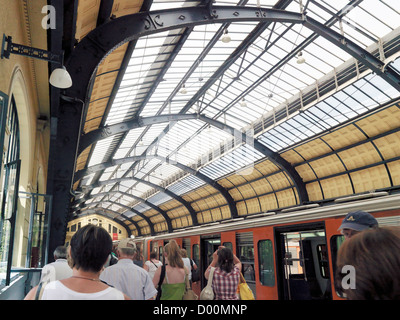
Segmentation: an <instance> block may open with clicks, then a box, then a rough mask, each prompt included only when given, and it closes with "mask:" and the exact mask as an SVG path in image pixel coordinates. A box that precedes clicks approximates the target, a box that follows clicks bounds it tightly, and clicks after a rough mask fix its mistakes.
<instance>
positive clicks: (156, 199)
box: [147, 192, 172, 206]
mask: <svg viewBox="0 0 400 320" xmlns="http://www.w3.org/2000/svg"><path fill="white" fill-rule="evenodd" d="M169 200H172V198H171V197H170V196H169V195H167V194H165V193H164V192H158V193H156V194H155V195H154V196H151V197H150V198H149V199H147V201H149V202H151V203H152V204H154V205H155V206H158V205H160V204H162V203H165V202H167V201H169Z"/></svg>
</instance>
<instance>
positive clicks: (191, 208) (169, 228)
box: [85, 177, 199, 230]
mask: <svg viewBox="0 0 400 320" xmlns="http://www.w3.org/2000/svg"><path fill="white" fill-rule="evenodd" d="M127 180H135V181H138V182H141V183H143V184H147V185H148V186H150V187H152V188H154V189H157V190H158V191H160V192H164V193H165V194H166V195H168V196H170V197H171V198H174V199H175V200H177V201H179V202H180V203H182V205H183V206H184V207H186V209H187V211H188V212H189V214H190V216H191V217H192V224H193V225H196V226H197V225H198V224H199V222H198V220H197V214H196V212H195V211H194V209H193V207H192V206H191V204H190V203H189V202H187V201H186V200H185V199H183V198H182V197H180V196H178V195H177V194H175V193H173V192H172V191H170V190H168V189H165V188H163V187H160V186H159V185H156V184H154V183H151V182H150V181H146V180H143V179H139V178H135V177H129V178H127V177H125V178H117V179H110V180H105V181H99V182H97V183H95V184H92V185H88V186H85V188H87V189H89V190H90V189H94V188H97V187H100V186H104V185H107V184H112V183H117V182H121V181H127ZM164 218H165V220H166V221H167V225H168V230H172V223H171V219H170V218H169V217H168V215H167V216H166V217H164Z"/></svg>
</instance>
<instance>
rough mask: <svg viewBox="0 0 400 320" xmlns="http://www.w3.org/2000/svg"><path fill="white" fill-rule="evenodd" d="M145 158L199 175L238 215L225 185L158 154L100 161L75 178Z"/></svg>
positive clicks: (233, 215) (80, 172) (233, 212)
mask: <svg viewBox="0 0 400 320" xmlns="http://www.w3.org/2000/svg"><path fill="white" fill-rule="evenodd" d="M145 159H158V160H160V161H163V162H166V163H168V164H171V165H174V166H176V167H178V168H179V169H182V170H183V171H185V172H188V173H190V174H192V175H194V176H196V177H198V178H199V179H200V180H202V181H204V182H205V183H207V184H209V185H211V186H212V187H214V188H215V189H217V190H218V191H219V192H220V193H221V194H222V196H223V197H224V198H225V200H226V203H227V204H228V206H229V209H230V212H231V216H232V217H233V218H236V217H238V211H237V208H236V201H235V200H234V199H233V198H232V196H231V195H230V193H229V192H228V190H227V189H225V188H224V187H223V186H221V185H220V184H219V183H218V182H217V181H215V180H213V179H210V178H209V177H207V176H206V175H204V174H202V173H201V172H199V171H196V170H194V169H192V168H191V167H188V166H186V165H184V164H182V163H179V162H177V161H175V160H170V159H169V158H166V157H162V156H158V155H143V156H133V157H126V158H122V159H114V160H111V161H109V162H104V163H100V164H98V165H94V166H92V167H89V168H86V169H82V170H80V171H78V172H76V173H75V175H74V179H75V181H77V180H79V179H81V178H82V177H84V176H85V175H88V174H91V173H95V172H98V171H102V170H105V169H107V168H110V167H113V166H116V165H119V164H123V163H128V162H134V161H140V160H145ZM124 194H125V193H124ZM126 195H129V194H127V193H126ZM136 199H137V200H139V201H142V202H145V201H146V200H144V199H142V198H139V197H136ZM157 208H158V207H157ZM156 210H157V209H156ZM160 210H161V209H160Z"/></svg>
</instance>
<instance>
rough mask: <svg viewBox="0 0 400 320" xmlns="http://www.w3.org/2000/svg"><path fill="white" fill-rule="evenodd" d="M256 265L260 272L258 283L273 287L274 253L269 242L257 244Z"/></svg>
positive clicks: (264, 241) (262, 241)
mask: <svg viewBox="0 0 400 320" xmlns="http://www.w3.org/2000/svg"><path fill="white" fill-rule="evenodd" d="M258 264H259V270H260V282H261V284H262V285H264V286H268V287H274V286H275V271H274V251H273V249H272V241H271V240H261V241H259V242H258Z"/></svg>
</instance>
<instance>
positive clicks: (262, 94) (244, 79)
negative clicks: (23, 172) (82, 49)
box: [80, 0, 400, 217]
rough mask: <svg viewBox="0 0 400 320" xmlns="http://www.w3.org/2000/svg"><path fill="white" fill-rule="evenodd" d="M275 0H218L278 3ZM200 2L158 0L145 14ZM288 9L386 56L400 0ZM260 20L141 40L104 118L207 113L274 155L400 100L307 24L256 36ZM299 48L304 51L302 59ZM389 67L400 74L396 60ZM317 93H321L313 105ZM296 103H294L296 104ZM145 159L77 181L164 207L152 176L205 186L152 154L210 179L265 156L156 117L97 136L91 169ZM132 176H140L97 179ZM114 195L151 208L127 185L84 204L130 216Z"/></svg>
mask: <svg viewBox="0 0 400 320" xmlns="http://www.w3.org/2000/svg"><path fill="white" fill-rule="evenodd" d="M277 2H278V1H272V0H269V1H248V2H245V3H244V2H240V3H238V2H235V1H216V2H215V3H214V4H215V5H229V6H232V5H239V4H241V5H246V6H254V7H256V6H257V5H260V6H261V7H264V8H273V7H274V6H275V5H276V3H277ZM349 3H350V4H351V5H349ZM198 4H199V2H195V1H161V0H158V1H157V0H155V1H153V5H152V7H151V9H150V10H151V11H153V10H159V9H165V8H171V7H175V8H179V7H182V6H196V5H198ZM284 9H285V10H287V11H291V12H297V13H298V12H302V11H303V10H304V11H305V12H306V14H307V16H309V17H311V18H314V19H315V20H317V21H319V22H321V23H323V24H325V25H327V26H329V27H330V28H332V29H333V30H335V31H336V32H338V33H341V34H343V35H344V36H345V37H347V38H349V39H351V40H352V41H354V42H355V43H356V44H357V45H359V46H360V47H361V48H363V49H366V50H368V51H370V52H372V53H373V54H375V55H377V56H378V57H379V58H380V59H381V60H383V61H385V62H389V61H388V60H386V59H390V60H394V58H395V57H396V56H395V55H393V53H391V51H390V50H392V49H391V47H390V46H389V45H388V46H386V47H385V46H384V43H390V40H391V39H394V38H395V37H396V36H398V33H399V30H398V29H399V24H400V22H399V21H400V3H399V2H398V1H396V0H381V1H377V0H364V1H351V2H349V1H344V0H337V1H327V0H325V1H324V0H311V1H292V2H290V3H289V4H288V5H287V7H286V8H284ZM339 18H341V19H339ZM257 27H258V23H255V22H240V23H237V22H235V23H229V24H209V25H201V26H195V27H193V28H187V29H176V30H172V31H169V32H163V33H157V34H154V35H150V36H146V37H143V38H140V39H138V41H137V43H136V45H135V49H134V51H133V54H132V57H131V59H130V61H129V64H128V67H127V68H126V70H125V73H124V76H123V80H122V82H121V84H120V87H119V90H118V92H117V94H116V96H115V98H114V101H113V104H112V106H111V109H110V111H109V113H108V114H107V115H105V117H106V118H105V122H104V123H105V125H111V124H116V123H120V122H123V121H127V120H131V119H133V118H135V117H138V116H141V117H150V116H157V115H163V114H184V113H200V114H204V115H205V116H207V117H208V118H211V119H214V120H217V121H219V122H220V123H223V124H225V125H227V126H230V127H232V128H235V129H237V130H241V131H243V132H246V131H247V132H251V135H254V138H256V139H257V140H258V141H259V142H261V143H262V144H263V145H265V146H266V147H268V148H269V149H271V150H273V151H275V152H278V153H279V152H280V151H282V150H284V149H286V148H290V147H291V146H293V145H294V144H296V143H299V142H301V141H303V140H305V139H308V138H310V137H312V136H315V135H317V134H320V133H322V132H325V131H326V130H329V129H330V128H332V127H334V126H337V125H339V124H341V123H344V122H346V121H348V120H350V119H353V118H355V117H357V116H359V115H361V114H363V113H365V112H367V111H368V110H371V109H373V108H375V107H377V106H379V105H381V104H383V103H385V102H388V101H390V100H392V99H394V98H396V97H398V96H399V92H398V91H397V90H396V89H394V88H393V87H392V86H390V85H389V84H388V83H387V82H386V81H385V80H383V79H382V78H381V77H380V76H378V75H375V74H372V73H371V71H370V70H369V69H367V68H366V67H365V66H363V65H362V64H360V63H356V61H355V59H354V58H352V57H351V56H350V55H349V54H348V53H346V52H344V51H343V50H341V49H340V48H338V47H337V46H335V45H333V44H332V43H330V42H329V41H327V40H326V39H324V38H323V37H321V36H317V35H315V34H314V33H313V32H312V31H311V30H309V29H307V28H306V27H304V26H303V25H301V24H289V23H268V24H265V28H264V30H262V31H260V32H259V35H257V36H254V37H253V34H254V32H255V30H256V29H257ZM224 30H227V31H228V34H229V36H230V37H231V41H230V42H228V43H225V42H223V41H221V38H222V36H223V33H224ZM253 38H254V39H253ZM250 39H251V40H250ZM238 47H244V49H243V50H242V51H241V52H240V54H236V52H237V48H238ZM393 51H398V49H397V50H396V49H393ZM299 52H301V57H303V58H304V59H305V62H304V63H301V64H299V63H298V59H299V58H300V55H299ZM392 66H393V67H394V68H395V69H397V70H399V71H400V62H399V61H398V60H396V61H394V63H393V65H392ZM327 83H331V87H329V88H328V85H327ZM311 92H313V94H314V96H315V99H308V100H307V101H306V99H305V97H306V96H307V94H310V93H311ZM299 101H300V102H299ZM296 105H298V109H297V111H296V110H294V109H291V108H295V106H296ZM299 110H300V112H299ZM282 115H283V116H282ZM87 120H90V119H87ZM271 123H272V125H271ZM221 150H222V153H221ZM140 155H148V156H149V157H148V158H147V159H145V160H140V161H139V160H138V161H134V162H127V163H124V164H121V165H117V166H113V167H110V168H107V169H105V170H103V171H101V172H100V173H97V174H95V173H93V174H91V175H89V176H86V177H85V178H84V179H82V180H81V183H80V187H83V186H88V185H92V186H95V187H94V188H93V190H92V191H91V195H92V196H95V195H96V194H99V193H104V192H109V191H116V190H118V191H121V192H124V193H129V194H131V195H134V196H137V197H140V198H143V199H147V201H148V202H150V203H152V204H154V205H159V204H162V203H165V202H166V201H169V200H171V199H172V198H171V197H170V196H169V195H167V194H165V193H162V192H159V191H158V190H157V189H155V188H154V187H152V186H151V184H155V185H158V186H162V187H163V188H167V189H168V190H170V191H172V192H174V193H176V194H178V195H183V194H185V193H187V192H189V191H192V190H194V189H196V188H199V187H201V186H203V185H204V184H205V182H204V181H203V180H201V179H199V178H198V177H196V176H193V175H190V174H188V173H187V172H184V171H182V169H180V168H178V167H177V166H175V165H173V164H167V163H166V162H163V161H161V160H159V159H158V158H155V157H151V155H157V156H161V157H164V158H168V159H170V160H173V161H176V162H177V163H180V164H183V165H185V166H187V167H190V168H193V169H195V170H198V171H199V172H200V173H202V174H204V175H205V176H207V177H209V178H211V179H213V180H218V179H220V178H221V177H223V176H225V175H227V174H229V173H232V172H235V171H238V170H240V169H241V168H245V167H246V166H247V165H249V164H251V163H254V162H257V161H259V160H261V159H263V158H265V155H264V154H262V153H260V152H259V151H257V150H256V149H254V147H253V146H252V145H251V144H243V142H242V141H236V140H233V141H232V136H231V135H230V134H228V133H226V132H224V131H222V130H220V129H218V128H216V127H213V126H210V125H209V124H207V123H205V122H203V121H201V120H199V119H196V120H185V121H174V122H170V123H162V124H155V125H151V126H147V127H142V128H138V129H133V130H131V131H129V132H128V133H126V134H118V135H115V136H112V137H109V138H107V139H104V140H101V141H98V142H97V143H96V146H95V148H94V150H93V151H92V153H91V157H90V159H89V161H88V167H91V166H93V165H96V164H100V163H103V162H106V161H109V160H111V159H122V158H126V157H133V156H140ZM125 177H126V178H130V177H132V178H133V177H135V178H136V179H126V180H120V181H117V182H114V183H110V184H102V183H101V182H104V183H105V182H106V181H108V180H111V179H117V178H125ZM137 179H141V180H142V181H143V182H140V181H138V180H137ZM144 182H149V183H150V184H148V183H144ZM100 200H102V201H104V202H100V203H99V201H100ZM106 200H108V201H112V202H113V203H110V202H108V201H106ZM91 203H93V205H91ZM118 203H120V204H122V205H123V206H129V207H132V208H134V209H135V210H137V211H139V212H144V211H146V210H148V209H149V208H150V207H149V206H148V205H147V204H145V203H142V202H139V201H138V200H135V199H132V198H130V197H126V196H124V195H122V194H120V193H112V194H110V195H108V196H106V197H105V196H99V197H93V198H91V199H89V200H86V202H85V204H86V206H87V207H91V206H96V207H102V208H107V209H111V210H113V211H117V212H120V213H124V215H125V216H127V217H130V216H132V215H134V214H135V213H134V212H132V211H129V210H128V211H127V209H126V207H121V205H119V204H118Z"/></svg>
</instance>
